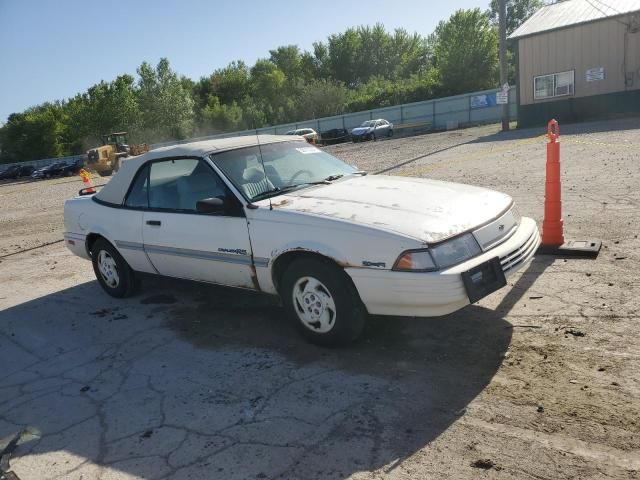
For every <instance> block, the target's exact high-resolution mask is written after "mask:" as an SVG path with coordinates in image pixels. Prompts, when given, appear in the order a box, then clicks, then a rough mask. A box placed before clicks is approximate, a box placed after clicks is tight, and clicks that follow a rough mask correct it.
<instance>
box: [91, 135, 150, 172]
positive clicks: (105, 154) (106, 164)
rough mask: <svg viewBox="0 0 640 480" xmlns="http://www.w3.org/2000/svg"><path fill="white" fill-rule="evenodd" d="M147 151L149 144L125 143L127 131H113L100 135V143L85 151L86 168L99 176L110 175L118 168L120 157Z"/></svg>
mask: <svg viewBox="0 0 640 480" xmlns="http://www.w3.org/2000/svg"><path fill="white" fill-rule="evenodd" d="M148 151H149V145H147V144H146V143H141V144H138V145H129V144H127V132H115V133H109V134H108V135H103V136H102V145H101V146H100V147H96V148H92V149H90V150H89V151H87V161H86V164H87V168H89V169H90V170H93V171H95V172H97V173H98V175H100V176H101V177H106V176H109V175H111V174H112V173H113V172H117V171H118V169H119V168H120V162H122V159H124V158H127V157H129V156H135V155H142V154H143V153H145V152H148Z"/></svg>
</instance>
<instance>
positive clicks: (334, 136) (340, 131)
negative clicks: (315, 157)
mask: <svg viewBox="0 0 640 480" xmlns="http://www.w3.org/2000/svg"><path fill="white" fill-rule="evenodd" d="M320 138H321V139H322V143H323V144H324V145H333V144H334V143H342V142H347V141H349V131H348V130H347V129H346V128H332V129H331V130H327V131H325V132H322V133H321V134H320Z"/></svg>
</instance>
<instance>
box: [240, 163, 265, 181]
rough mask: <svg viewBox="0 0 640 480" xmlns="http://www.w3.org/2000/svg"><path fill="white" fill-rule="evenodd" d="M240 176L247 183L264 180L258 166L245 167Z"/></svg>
mask: <svg viewBox="0 0 640 480" xmlns="http://www.w3.org/2000/svg"><path fill="white" fill-rule="evenodd" d="M242 178H243V179H245V180H246V181H247V182H249V183H258V182H261V181H262V180H264V172H263V171H262V170H261V169H260V168H258V167H251V168H247V169H246V170H245V171H244V173H243V174H242Z"/></svg>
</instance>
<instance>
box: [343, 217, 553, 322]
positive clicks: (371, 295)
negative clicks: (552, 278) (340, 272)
mask: <svg viewBox="0 0 640 480" xmlns="http://www.w3.org/2000/svg"><path fill="white" fill-rule="evenodd" d="M539 245H540V233H539V232H538V227H537V226H536V223H535V222H534V221H533V220H532V219H531V218H527V217H523V218H522V219H521V222H520V225H519V226H518V229H517V230H516V231H515V233H514V234H513V235H511V236H510V237H509V239H508V240H506V241H504V242H503V243H501V244H499V245H497V246H495V247H494V248H491V249H490V250H487V251H486V252H484V253H482V254H481V255H479V256H477V257H474V258H472V259H470V260H467V261H466V262H463V263H461V264H459V265H456V266H454V267H451V268H448V269H446V270H441V271H438V272H427V273H425V272H416V273H413V272H394V271H391V270H376V269H369V268H347V269H345V270H346V272H347V273H348V274H349V276H350V277H351V279H352V280H353V283H354V284H355V286H356V288H357V290H358V293H359V294H360V298H361V299H362V301H363V303H364V305H365V306H366V307H367V310H368V311H369V313H371V314H375V315H401V316H417V317H434V316H439V315H446V314H448V313H452V312H455V311H456V310H459V309H461V308H462V307H464V306H466V305H469V303H471V302H470V301H469V296H468V295H467V291H466V289H465V286H464V282H463V280H462V273H463V272H466V271H468V270H470V269H472V268H473V267H476V266H478V265H480V264H482V263H484V262H487V261H489V260H491V259H493V258H495V257H498V258H499V259H500V264H501V266H502V271H503V272H504V275H505V276H506V277H509V276H510V275H512V274H513V273H515V272H516V271H518V270H519V269H521V268H522V267H523V266H524V265H526V264H527V263H528V262H529V261H530V260H531V259H533V256H534V254H535V252H536V250H537V249H538V246H539Z"/></svg>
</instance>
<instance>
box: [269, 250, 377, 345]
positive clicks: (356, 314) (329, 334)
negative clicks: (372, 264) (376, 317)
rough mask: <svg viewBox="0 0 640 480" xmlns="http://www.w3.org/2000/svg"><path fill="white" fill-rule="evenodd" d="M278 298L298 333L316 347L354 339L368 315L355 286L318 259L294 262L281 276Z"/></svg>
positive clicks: (340, 343)
mask: <svg viewBox="0 0 640 480" xmlns="http://www.w3.org/2000/svg"><path fill="white" fill-rule="evenodd" d="M281 290H282V291H281V296H282V299H283V303H284V306H285V309H286V310H287V314H288V316H289V317H290V318H291V320H292V321H293V322H294V323H295V324H296V326H297V328H298V330H299V331H300V333H301V334H302V335H303V336H304V337H305V338H306V339H307V340H309V341H310V342H311V343H315V344H318V345H327V346H333V345H344V344H347V343H350V342H353V341H354V340H356V339H357V338H358V337H359V336H360V334H361V333H362V330H363V329H364V324H365V321H366V316H367V312H366V309H365V308H364V305H363V304H362V302H361V300H360V297H359V295H358V292H357V291H356V288H355V286H354V285H353V283H352V282H351V279H350V278H349V277H348V276H347V274H346V273H345V272H344V270H342V269H341V268H339V267H338V266H337V265H333V264H331V263H330V262H328V261H322V260H319V259H312V258H305V259H300V260H296V261H294V262H293V263H292V264H291V265H290V266H289V267H288V268H287V269H286V271H285V272H284V275H283V277H282V289H281Z"/></svg>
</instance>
